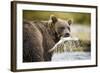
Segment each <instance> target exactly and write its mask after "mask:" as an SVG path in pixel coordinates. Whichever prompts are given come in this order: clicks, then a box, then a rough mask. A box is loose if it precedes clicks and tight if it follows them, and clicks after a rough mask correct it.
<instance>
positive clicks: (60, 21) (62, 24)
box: [56, 19, 69, 26]
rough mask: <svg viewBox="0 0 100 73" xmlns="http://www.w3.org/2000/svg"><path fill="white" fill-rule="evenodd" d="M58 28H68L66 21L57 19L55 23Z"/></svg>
mask: <svg viewBox="0 0 100 73" xmlns="http://www.w3.org/2000/svg"><path fill="white" fill-rule="evenodd" d="M56 24H57V25H58V26H69V24H68V22H67V21H66V20H62V19H58V21H57V22H56Z"/></svg>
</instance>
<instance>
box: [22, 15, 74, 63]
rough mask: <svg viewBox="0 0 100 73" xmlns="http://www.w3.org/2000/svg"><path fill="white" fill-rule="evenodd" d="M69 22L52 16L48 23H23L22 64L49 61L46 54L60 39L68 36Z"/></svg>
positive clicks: (49, 53)
mask: <svg viewBox="0 0 100 73" xmlns="http://www.w3.org/2000/svg"><path fill="white" fill-rule="evenodd" d="M70 24H72V21H71V20H68V21H66V20H62V19H59V18H57V17H55V16H54V15H51V16H50V19H49V20H48V21H26V20H24V21H23V62H39V61H51V58H52V54H53V51H52V52H48V51H49V50H50V49H51V48H53V46H54V45H55V44H56V43H57V42H58V41H59V40H60V38H61V37H69V36H70V31H71V30H70Z"/></svg>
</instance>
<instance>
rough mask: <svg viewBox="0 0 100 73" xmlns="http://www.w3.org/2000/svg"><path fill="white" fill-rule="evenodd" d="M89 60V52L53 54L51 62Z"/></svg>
mask: <svg viewBox="0 0 100 73" xmlns="http://www.w3.org/2000/svg"><path fill="white" fill-rule="evenodd" d="M89 59H91V53H90V52H62V53H54V54H53V57H52V61H70V60H89Z"/></svg>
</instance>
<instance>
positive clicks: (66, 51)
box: [49, 37, 91, 61]
mask: <svg viewBox="0 0 100 73" xmlns="http://www.w3.org/2000/svg"><path fill="white" fill-rule="evenodd" d="M51 51H54V53H53V57H52V61H70V60H88V59H91V52H83V50H82V47H81V46H80V42H79V39H78V38H75V37H67V38H62V39H61V40H60V41H59V42H58V43H57V44H56V45H55V46H54V47H53V48H52V49H51V50H50V51H49V52H51Z"/></svg>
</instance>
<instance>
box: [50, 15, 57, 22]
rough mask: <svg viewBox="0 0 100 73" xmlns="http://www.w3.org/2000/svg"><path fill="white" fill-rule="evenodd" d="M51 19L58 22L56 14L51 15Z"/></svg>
mask: <svg viewBox="0 0 100 73" xmlns="http://www.w3.org/2000/svg"><path fill="white" fill-rule="evenodd" d="M50 20H51V21H52V23H56V22H57V17H56V16H54V15H51V16H50Z"/></svg>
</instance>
